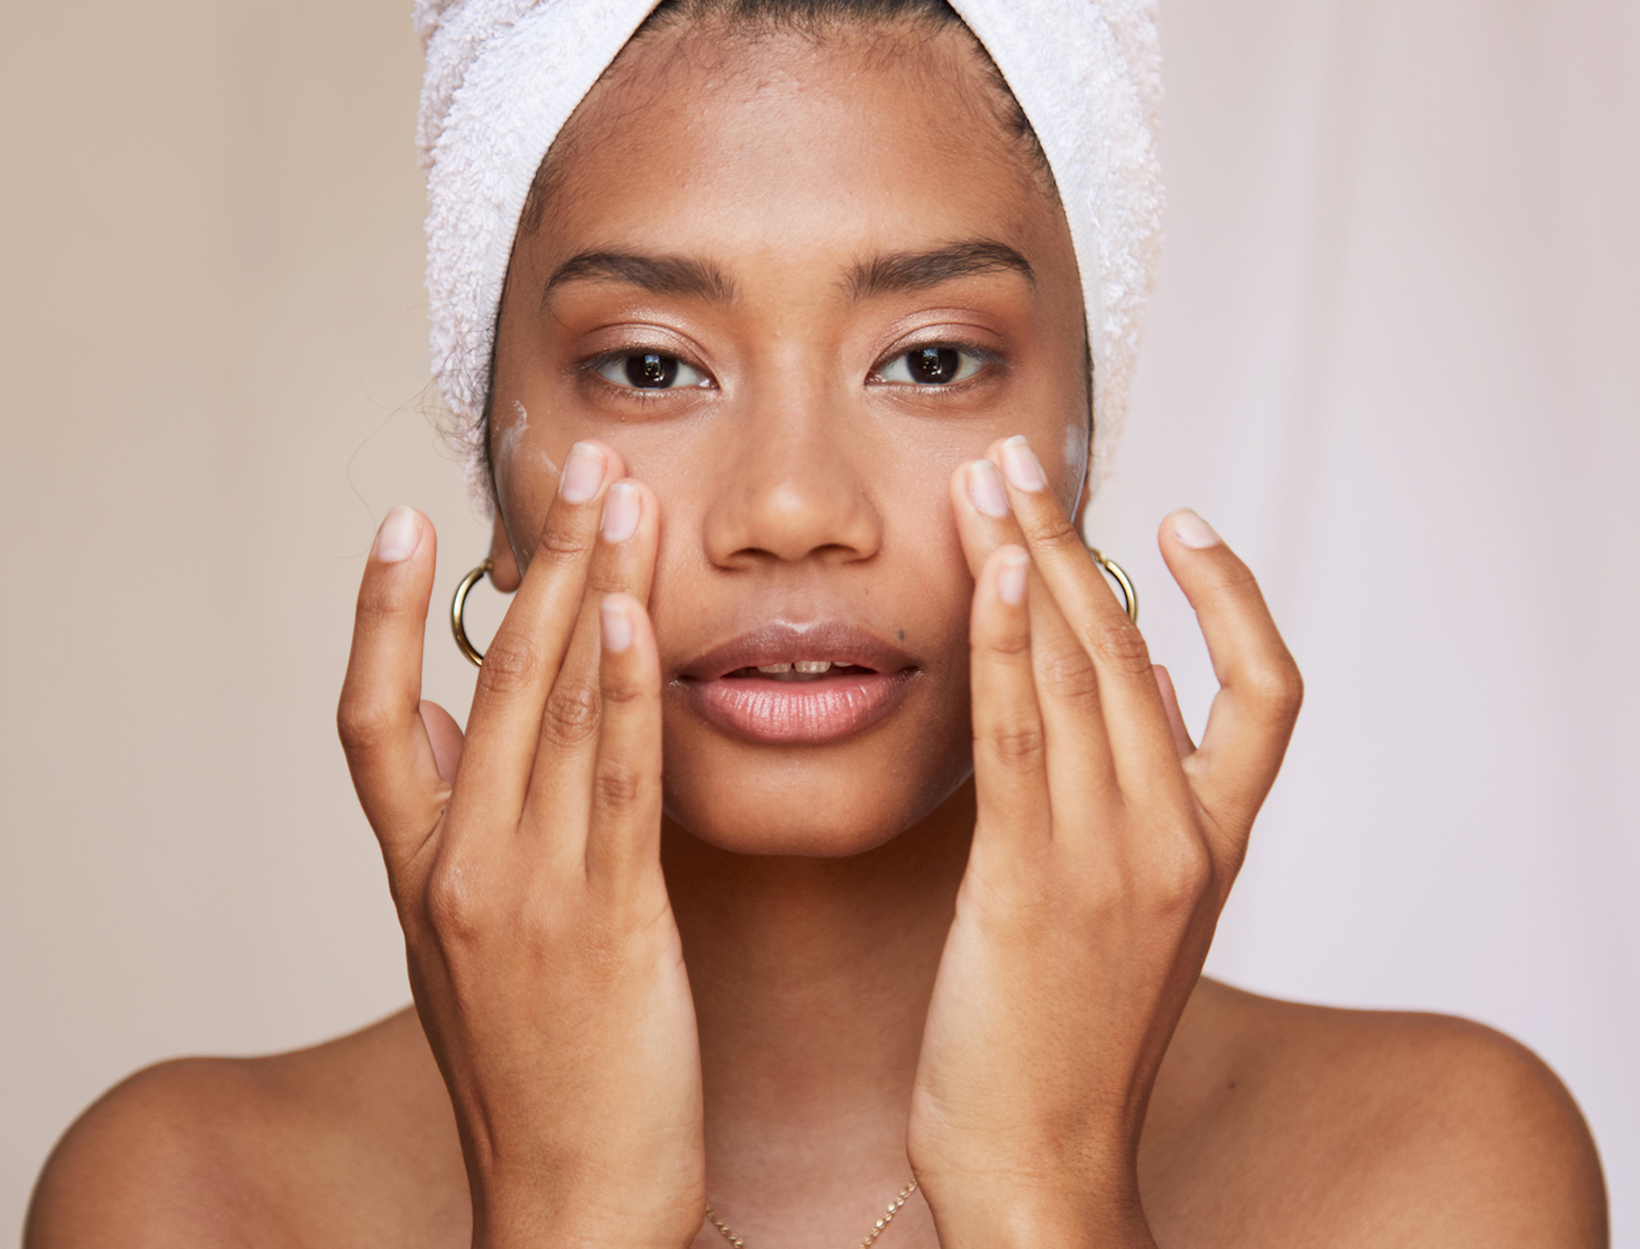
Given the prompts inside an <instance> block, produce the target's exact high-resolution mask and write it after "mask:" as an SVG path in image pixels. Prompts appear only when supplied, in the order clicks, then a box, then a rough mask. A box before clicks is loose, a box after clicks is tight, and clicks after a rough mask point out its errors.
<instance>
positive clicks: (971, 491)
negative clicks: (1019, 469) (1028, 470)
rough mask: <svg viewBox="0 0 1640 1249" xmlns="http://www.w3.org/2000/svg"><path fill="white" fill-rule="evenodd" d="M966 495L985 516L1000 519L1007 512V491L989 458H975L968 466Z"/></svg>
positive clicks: (1000, 475)
mask: <svg viewBox="0 0 1640 1249" xmlns="http://www.w3.org/2000/svg"><path fill="white" fill-rule="evenodd" d="M968 497H969V498H970V499H972V500H973V501H974V506H975V507H977V508H978V509H979V510H980V511H981V512H983V513H984V514H985V515H987V516H995V517H997V518H998V519H1001V518H1002V517H1004V516H1006V515H1007V514H1008V491H1007V489H1006V488H1004V486H1003V484H1002V474H1001V473H999V472H997V466H996V465H995V464H993V463H991V461H990V460H975V461H974V462H973V463H972V464H970V465H969V466H968Z"/></svg>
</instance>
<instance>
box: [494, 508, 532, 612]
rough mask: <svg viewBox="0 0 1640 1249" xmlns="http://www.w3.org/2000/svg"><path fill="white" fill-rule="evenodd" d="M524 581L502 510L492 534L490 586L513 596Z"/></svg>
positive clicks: (497, 514)
mask: <svg viewBox="0 0 1640 1249" xmlns="http://www.w3.org/2000/svg"><path fill="white" fill-rule="evenodd" d="M523 580H524V578H523V576H522V575H521V574H520V573H519V571H518V558H517V556H515V555H514V554H513V549H512V540H511V539H509V538H508V537H507V526H506V523H505V522H504V521H503V520H502V519H501V512H500V509H497V511H496V516H495V529H494V530H493V531H491V534H490V584H491V585H493V586H494V587H495V588H496V589H498V590H500V591H501V592H502V593H503V594H511V593H512V592H513V591H514V590H516V589H517V588H518V586H519V583H520V582H522V581H523Z"/></svg>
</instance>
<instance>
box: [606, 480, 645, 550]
mask: <svg viewBox="0 0 1640 1249" xmlns="http://www.w3.org/2000/svg"><path fill="white" fill-rule="evenodd" d="M643 512H644V500H643V492H642V491H641V490H639V489H638V484H637V483H636V482H634V481H629V480H627V479H626V478H622V479H621V480H620V481H617V482H614V483H612V484H611V485H610V487H609V489H608V490H607V491H606V492H605V493H604V514H603V519H602V520H601V521H600V522H599V529H598V532H599V535H600V536H601V537H602V538H603V540H604V541H605V542H607V543H610V544H611V545H614V544H617V543H621V542H625V541H626V540H627V539H628V538H630V537H631V536H632V535H633V534H635V533H637V532H638V524H639V522H640V521H642V520H643Z"/></svg>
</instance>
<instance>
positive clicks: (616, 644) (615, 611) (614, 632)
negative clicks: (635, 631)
mask: <svg viewBox="0 0 1640 1249" xmlns="http://www.w3.org/2000/svg"><path fill="white" fill-rule="evenodd" d="M598 623H599V625H601V626H602V628H603V634H604V649H605V650H606V651H611V652H613V653H614V654H617V655H618V654H620V653H621V652H622V651H624V650H625V649H626V648H627V647H629V646H631V645H632V621H631V619H630V618H629V617H628V616H627V614H626V605H625V604H624V603H621V602H619V601H617V600H616V598H615V596H614V595H613V594H611V595H610V596H609V597H608V598H606V599H604V601H603V603H602V604H600V605H599V607H598Z"/></svg>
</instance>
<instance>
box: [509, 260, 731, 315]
mask: <svg viewBox="0 0 1640 1249" xmlns="http://www.w3.org/2000/svg"><path fill="white" fill-rule="evenodd" d="M598 281H605V282H626V283H628V284H630V285H632V286H638V287H642V288H643V289H644V290H646V291H652V292H653V293H654V294H657V295H677V296H681V297H683V298H686V299H708V300H711V301H712V302H713V303H720V304H727V303H733V302H734V299H735V284H734V283H733V282H732V281H731V280H730V279H729V277H728V275H727V274H725V273H724V272H723V270H722V269H719V268H718V267H717V266H716V265H714V264H713V263H712V262H711V261H709V260H697V259H695V258H693V257H690V256H645V255H641V254H639V253H636V252H608V251H591V252H582V253H580V255H578V256H571V257H570V258H569V259H568V260H566V261H564V263H563V264H561V265H559V266H558V267H557V268H556V269H554V270H553V271H552V276H551V277H550V278H548V279H547V284H546V286H545V287H544V288H543V289H542V291H541V304H542V306H543V307H545V306H546V303H547V301H548V300H549V299H551V298H552V293H553V291H554V290H556V289H557V288H558V287H560V286H562V285H564V284H565V283H567V282H598Z"/></svg>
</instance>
